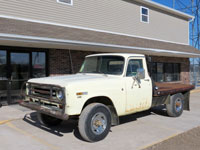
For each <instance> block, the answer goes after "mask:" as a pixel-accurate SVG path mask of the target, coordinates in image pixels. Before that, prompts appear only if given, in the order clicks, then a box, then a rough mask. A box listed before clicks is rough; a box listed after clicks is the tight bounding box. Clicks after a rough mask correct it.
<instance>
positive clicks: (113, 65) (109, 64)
mask: <svg viewBox="0 0 200 150" xmlns="http://www.w3.org/2000/svg"><path fill="white" fill-rule="evenodd" d="M123 68H124V58H123V57H121V56H93V57H86V59H85V61H84V63H83V65H82V67H81V69H80V73H102V74H111V75H121V74H122V73H123Z"/></svg>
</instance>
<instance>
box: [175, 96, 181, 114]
mask: <svg viewBox="0 0 200 150" xmlns="http://www.w3.org/2000/svg"><path fill="white" fill-rule="evenodd" d="M182 107H183V106H182V101H181V99H176V101H175V109H176V111H177V112H180V111H181V110H182Z"/></svg>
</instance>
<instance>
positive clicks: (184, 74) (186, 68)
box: [152, 56, 190, 84]
mask: <svg viewBox="0 0 200 150" xmlns="http://www.w3.org/2000/svg"><path fill="white" fill-rule="evenodd" d="M152 62H166V63H180V64H181V82H182V83H184V84H190V74H189V72H190V60H189V58H177V57H176V58H175V57H161V56H160V57H157V56H152Z"/></svg>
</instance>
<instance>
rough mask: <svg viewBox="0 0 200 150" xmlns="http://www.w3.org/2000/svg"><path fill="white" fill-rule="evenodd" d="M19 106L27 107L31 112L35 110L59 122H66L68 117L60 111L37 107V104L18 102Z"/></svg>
mask: <svg viewBox="0 0 200 150" xmlns="http://www.w3.org/2000/svg"><path fill="white" fill-rule="evenodd" d="M19 105H21V106H23V107H27V108H29V109H32V110H36V111H38V112H40V113H44V114H46V115H49V116H52V117H55V118H59V119H61V120H68V119H69V116H68V115H67V114H63V112H62V111H58V110H54V109H52V108H48V107H44V106H42V105H37V104H33V103H30V102H26V101H20V102H19Z"/></svg>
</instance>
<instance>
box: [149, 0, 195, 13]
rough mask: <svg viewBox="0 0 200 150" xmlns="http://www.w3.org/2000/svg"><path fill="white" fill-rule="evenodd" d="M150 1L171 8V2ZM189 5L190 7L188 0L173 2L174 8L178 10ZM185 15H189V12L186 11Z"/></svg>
mask: <svg viewBox="0 0 200 150" xmlns="http://www.w3.org/2000/svg"><path fill="white" fill-rule="evenodd" d="M152 1H154V2H157V3H160V4H163V5H165V6H169V7H171V8H173V0H152ZM189 5H191V2H190V0H175V8H176V9H178V10H179V9H180V8H185V7H186V6H189ZM182 10H183V9H182ZM186 13H189V12H188V11H187V12H186Z"/></svg>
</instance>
